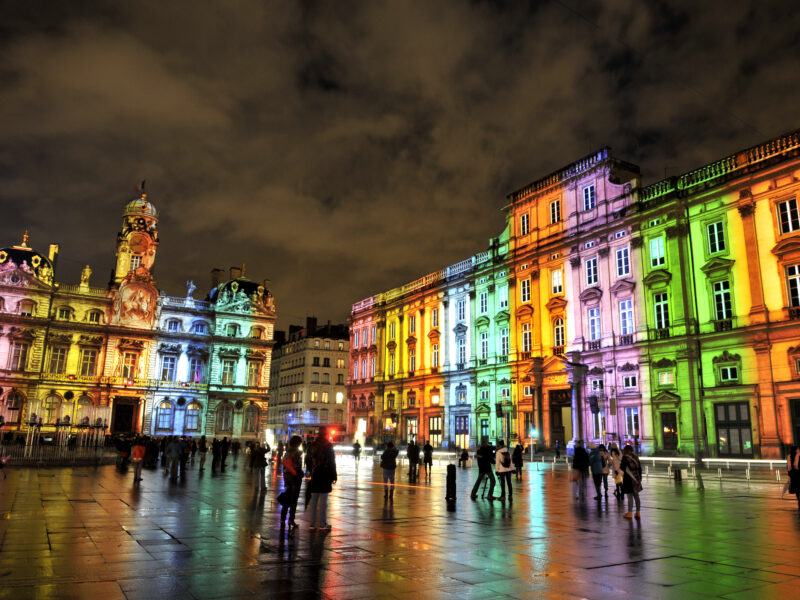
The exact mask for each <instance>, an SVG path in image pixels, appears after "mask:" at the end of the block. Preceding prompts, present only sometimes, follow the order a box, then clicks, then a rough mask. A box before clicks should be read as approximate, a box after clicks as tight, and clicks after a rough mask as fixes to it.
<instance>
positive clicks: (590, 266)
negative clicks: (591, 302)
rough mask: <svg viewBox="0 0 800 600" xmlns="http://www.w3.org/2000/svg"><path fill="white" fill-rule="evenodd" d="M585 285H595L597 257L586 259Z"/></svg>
mask: <svg viewBox="0 0 800 600" xmlns="http://www.w3.org/2000/svg"><path fill="white" fill-rule="evenodd" d="M586 285H597V257H596V256H593V257H592V258H587V259H586Z"/></svg>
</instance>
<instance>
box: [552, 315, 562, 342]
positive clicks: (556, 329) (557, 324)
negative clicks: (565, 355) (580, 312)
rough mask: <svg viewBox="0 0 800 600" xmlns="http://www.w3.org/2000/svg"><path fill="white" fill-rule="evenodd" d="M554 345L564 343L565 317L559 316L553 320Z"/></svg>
mask: <svg viewBox="0 0 800 600" xmlns="http://www.w3.org/2000/svg"><path fill="white" fill-rule="evenodd" d="M553 345H554V346H563V345H564V319H562V318H561V317H558V318H556V320H555V321H553Z"/></svg>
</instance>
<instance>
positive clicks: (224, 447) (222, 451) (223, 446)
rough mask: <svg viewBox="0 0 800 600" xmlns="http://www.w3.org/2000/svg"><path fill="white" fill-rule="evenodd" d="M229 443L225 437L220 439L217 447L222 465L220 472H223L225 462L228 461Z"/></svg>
mask: <svg viewBox="0 0 800 600" xmlns="http://www.w3.org/2000/svg"><path fill="white" fill-rule="evenodd" d="M230 447H231V445H230V442H229V441H228V437H227V436H225V437H223V438H222V443H220V445H219V457H220V461H221V463H222V469H221V471H222V472H223V473H224V472H225V461H226V460H228V450H230Z"/></svg>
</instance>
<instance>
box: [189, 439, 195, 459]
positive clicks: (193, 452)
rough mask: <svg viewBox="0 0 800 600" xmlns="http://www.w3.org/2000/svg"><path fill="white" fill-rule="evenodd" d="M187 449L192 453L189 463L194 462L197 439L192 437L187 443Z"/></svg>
mask: <svg viewBox="0 0 800 600" xmlns="http://www.w3.org/2000/svg"><path fill="white" fill-rule="evenodd" d="M189 451H190V452H191V453H192V461H191V464H194V457H195V454H197V440H195V439H194V438H192V441H191V444H190V445H189Z"/></svg>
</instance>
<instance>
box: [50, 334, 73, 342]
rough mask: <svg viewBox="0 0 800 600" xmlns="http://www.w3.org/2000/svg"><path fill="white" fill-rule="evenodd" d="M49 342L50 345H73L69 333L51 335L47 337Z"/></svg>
mask: <svg viewBox="0 0 800 600" xmlns="http://www.w3.org/2000/svg"><path fill="white" fill-rule="evenodd" d="M47 341H48V343H50V344H71V343H72V334H69V333H51V334H50V335H49V336H47Z"/></svg>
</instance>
